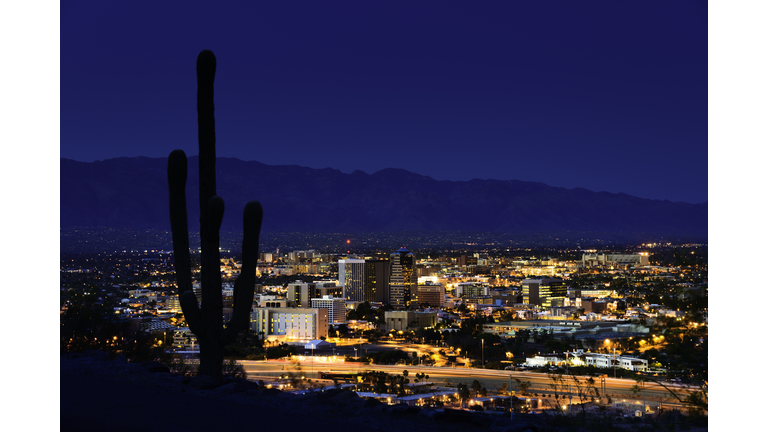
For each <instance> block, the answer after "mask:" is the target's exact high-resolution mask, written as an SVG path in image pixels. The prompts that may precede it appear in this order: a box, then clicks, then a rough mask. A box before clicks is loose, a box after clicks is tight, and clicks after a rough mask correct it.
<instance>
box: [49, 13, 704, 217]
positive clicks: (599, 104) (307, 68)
mask: <svg viewBox="0 0 768 432" xmlns="http://www.w3.org/2000/svg"><path fill="white" fill-rule="evenodd" d="M159 3H160V4H156V2H144V1H134V2H118V3H114V2H111V4H107V2H99V1H78V2H69V1H63V2H62V3H61V147H60V153H61V157H65V158H71V159H75V160H80V161H94V160H101V159H108V158H114V157H120V156H150V157H166V156H167V155H168V154H169V153H170V152H171V150H173V149H175V148H181V149H183V150H185V151H186V152H187V154H188V155H193V154H197V124H196V122H197V117H196V105H195V103H196V102H195V97H196V88H195V86H196V81H195V60H196V57H197V54H198V52H199V51H200V50H202V49H211V50H213V52H214V53H215V54H216V56H217V58H218V69H217V73H216V84H215V105H216V127H217V131H216V132H217V154H218V155H219V156H228V157H237V158H239V159H243V160H257V161H260V162H263V163H267V164H273V165H284V164H295V165H303V166H309V167H313V168H325V167H332V168H337V169H340V170H341V171H343V172H348V173H349V172H352V171H353V170H355V169H360V170H363V171H365V172H368V173H373V172H375V171H378V170H380V169H384V168H389V167H394V168H404V169H407V170H409V171H413V172H416V173H419V174H423V175H428V176H430V177H433V178H435V179H438V180H469V179H472V178H495V179H519V180H526V181H538V182H543V183H546V184H549V185H552V186H563V187H568V188H573V187H584V188H587V189H591V190H595V191H609V192H624V193H627V194H630V195H635V196H639V197H643V198H653V199H669V200H672V201H686V202H691V203H700V202H705V201H707V162H708V161H707V4H706V2H701V1H673V2H669V1H650V2H615V1H592V2H573V1H560V2H551V1H550V2H525V4H524V3H523V2H466V1H464V2H448V1H440V2H404V1H403V2H359V1H355V2H349V1H346V2H345V1H334V2H319V1H312V2H297V1H291V2H259V3H258V4H257V5H252V6H231V7H226V6H207V7H206V6H204V5H203V4H202V2H196V1H173V2H159ZM206 3H208V4H211V2H206ZM413 3H416V4H413Z"/></svg>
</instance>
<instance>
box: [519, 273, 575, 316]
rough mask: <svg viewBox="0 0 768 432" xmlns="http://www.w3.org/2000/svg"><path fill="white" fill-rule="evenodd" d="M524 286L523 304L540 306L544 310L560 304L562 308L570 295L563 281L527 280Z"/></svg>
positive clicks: (549, 279) (547, 279)
mask: <svg viewBox="0 0 768 432" xmlns="http://www.w3.org/2000/svg"><path fill="white" fill-rule="evenodd" d="M522 285H523V303H527V304H531V305H538V306H541V307H542V308H544V309H549V308H550V307H551V306H555V305H558V304H559V305H560V306H562V302H563V301H564V300H565V297H566V295H567V294H568V287H567V286H566V285H565V282H563V280H562V279H556V278H541V279H525V280H524V281H523V283H522ZM553 303H554V304H553Z"/></svg>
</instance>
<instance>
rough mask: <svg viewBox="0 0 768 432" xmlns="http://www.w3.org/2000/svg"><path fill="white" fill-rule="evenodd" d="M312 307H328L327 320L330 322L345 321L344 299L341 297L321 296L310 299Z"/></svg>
mask: <svg viewBox="0 0 768 432" xmlns="http://www.w3.org/2000/svg"><path fill="white" fill-rule="evenodd" d="M312 308H314V309H319V308H323V309H328V320H329V321H330V323H331V324H340V323H344V322H346V321H347V310H346V301H345V300H344V299H343V298H335V297H333V296H329V295H326V296H323V297H322V298H313V299H312Z"/></svg>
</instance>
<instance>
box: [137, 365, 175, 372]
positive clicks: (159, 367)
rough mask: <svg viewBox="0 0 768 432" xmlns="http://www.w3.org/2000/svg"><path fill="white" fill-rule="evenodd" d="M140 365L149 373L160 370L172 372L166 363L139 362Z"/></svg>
mask: <svg viewBox="0 0 768 432" xmlns="http://www.w3.org/2000/svg"><path fill="white" fill-rule="evenodd" d="M139 366H141V367H142V368H143V369H144V370H146V371H147V372H149V373H158V372H167V373H170V372H171V370H170V369H168V366H166V365H164V364H160V363H158V362H141V363H139Z"/></svg>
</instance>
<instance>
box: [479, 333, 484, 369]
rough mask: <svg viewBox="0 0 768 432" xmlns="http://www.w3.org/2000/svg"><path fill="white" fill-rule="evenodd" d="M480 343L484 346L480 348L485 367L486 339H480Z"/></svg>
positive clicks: (482, 362)
mask: <svg viewBox="0 0 768 432" xmlns="http://www.w3.org/2000/svg"><path fill="white" fill-rule="evenodd" d="M480 345H481V346H482V348H481V349H480V360H481V364H482V367H483V368H485V339H480Z"/></svg>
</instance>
